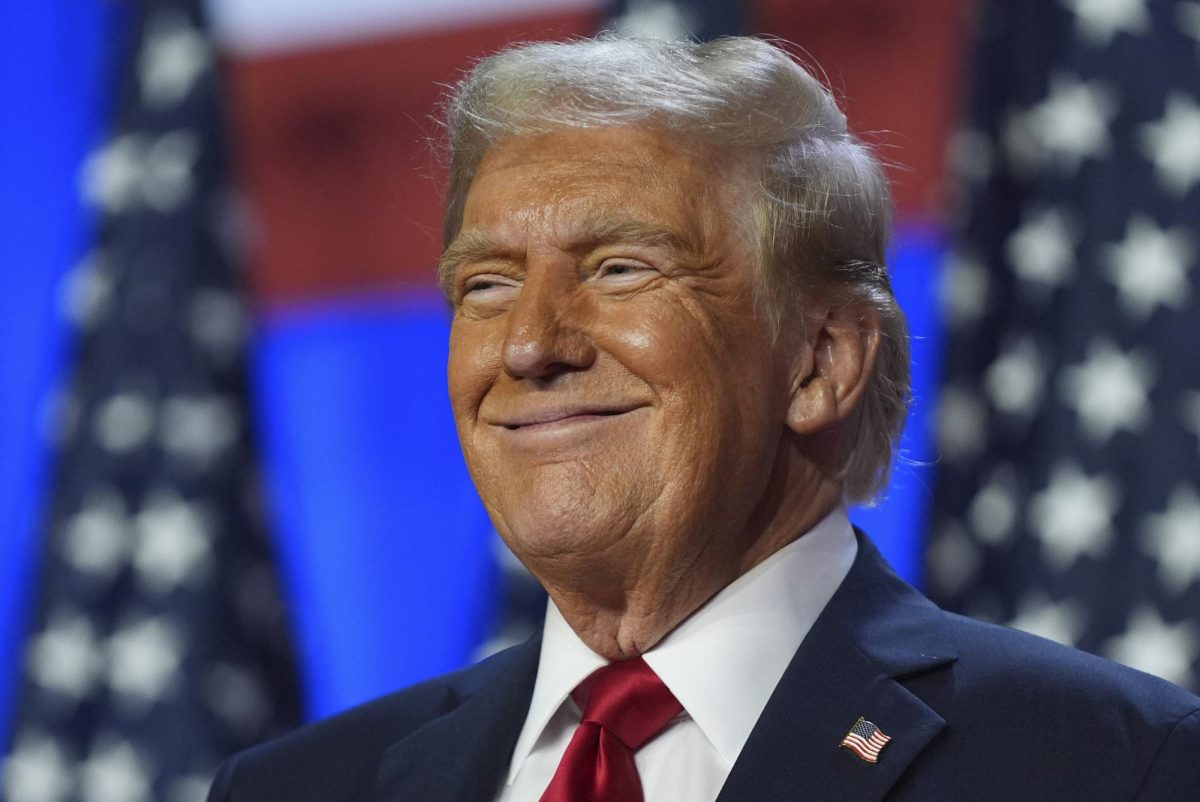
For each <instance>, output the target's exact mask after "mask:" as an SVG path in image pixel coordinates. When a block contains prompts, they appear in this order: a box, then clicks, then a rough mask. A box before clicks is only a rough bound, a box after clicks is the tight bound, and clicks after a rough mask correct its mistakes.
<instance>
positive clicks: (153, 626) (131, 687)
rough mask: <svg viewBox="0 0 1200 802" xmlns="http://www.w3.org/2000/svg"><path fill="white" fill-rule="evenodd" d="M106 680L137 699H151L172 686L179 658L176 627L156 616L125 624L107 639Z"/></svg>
mask: <svg viewBox="0 0 1200 802" xmlns="http://www.w3.org/2000/svg"><path fill="white" fill-rule="evenodd" d="M108 655H109V667H108V684H109V686H110V687H111V688H112V689H113V690H114V691H117V692H118V693H120V694H122V695H123V696H125V697H127V698H128V699H130V700H133V701H136V702H138V703H152V702H155V701H157V700H159V699H161V698H162V697H163V696H165V695H166V694H167V693H168V692H169V691H171V690H172V689H173V688H174V685H175V680H176V678H177V677H178V673H179V666H180V664H181V662H182V660H183V638H182V637H180V634H179V631H178V629H176V628H175V626H174V625H173V624H171V623H169V622H167V621H164V620H162V619H159V618H147V619H143V620H141V621H138V622H136V623H133V624H128V625H126V626H124V627H122V628H121V629H120V630H118V631H117V632H116V633H114V634H113V636H112V638H110V639H109V642H108Z"/></svg>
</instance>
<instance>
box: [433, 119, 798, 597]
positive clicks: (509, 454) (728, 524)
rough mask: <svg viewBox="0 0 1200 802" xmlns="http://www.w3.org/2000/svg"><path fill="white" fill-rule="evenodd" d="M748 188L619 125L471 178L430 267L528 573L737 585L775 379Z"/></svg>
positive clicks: (523, 140) (768, 456)
mask: <svg viewBox="0 0 1200 802" xmlns="http://www.w3.org/2000/svg"><path fill="white" fill-rule="evenodd" d="M750 186H751V184H750V180H749V170H748V169H746V168H744V167H743V166H739V165H730V164H729V163H728V160H727V159H726V160H725V161H724V163H722V162H720V161H718V159H717V157H716V155H715V154H714V153H712V152H710V151H708V150H706V149H700V148H699V147H697V146H696V145H694V144H691V145H689V144H688V143H687V142H685V141H684V140H681V139H678V138H675V137H671V136H668V135H665V134H661V133H657V132H653V131H648V130H645V129H639V128H629V127H620V128H607V129H587V130H571V131H562V132H558V133H552V134H546V135H539V136H529V137H518V138H515V139H512V140H510V141H508V142H507V143H504V144H502V145H500V146H498V147H496V148H494V149H493V150H492V151H491V152H489V153H488V154H487V156H486V157H485V158H484V160H483V162H482V164H481V165H480V168H479V171H478V173H477V174H476V177H475V180H474V182H473V183H472V185H471V188H470V191H469V193H468V196H467V199H466V204H465V208H464V215H463V224H462V228H461V230H460V232H459V235H458V237H457V238H456V240H455V242H454V243H452V245H451V246H450V248H448V249H447V253H446V255H445V257H444V258H443V271H444V276H443V278H444V283H445V285H446V286H447V287H448V288H449V292H450V294H451V298H452V301H453V304H454V323H453V328H452V330H451V336H450V364H449V377H450V398H451V402H452V405H453V408H454V415H455V418H456V421H457V425H458V432H459V437H460V439H461V441H462V446H463V451H464V453H465V455H466V459H467V464H468V466H469V468H470V470H471V474H472V476H473V478H474V480H475V483H476V485H477V487H478V489H479V492H480V495H481V496H482V498H483V500H484V503H485V504H486V505H487V507H488V510H489V512H490V513H491V515H492V519H493V521H494V522H495V524H496V526H497V528H498V529H499V530H500V533H501V534H502V535H503V536H504V538H505V540H506V541H507V542H508V544H509V545H510V547H512V549H513V550H514V551H515V552H516V553H517V555H518V556H519V557H521V558H522V559H523V560H524V561H525V562H526V564H528V565H529V566H530V567H531V569H532V570H533V571H534V573H535V574H539V575H541V574H544V573H547V571H545V570H539V569H540V568H541V569H544V568H545V567H546V566H549V565H552V564H553V565H556V569H555V570H559V569H565V570H567V571H568V573H569V572H570V571H572V570H578V571H585V570H591V567H593V566H596V567H598V568H597V570H607V571H608V573H609V574H610V575H609V576H607V577H606V579H607V580H608V581H611V582H613V583H615V584H614V593H615V592H616V591H617V590H618V588H619V587H620V586H621V585H625V586H627V587H628V586H631V585H632V584H633V583H634V582H635V581H640V580H641V579H642V578H644V577H647V576H650V577H654V576H659V577H660V578H665V579H669V578H670V577H672V576H674V577H675V578H676V579H678V577H679V576H682V575H683V572H689V571H701V572H707V573H709V574H710V575H711V574H713V573H717V574H721V575H722V577H723V579H724V581H728V580H729V579H731V578H732V576H736V573H737V569H736V567H735V566H736V565H737V563H738V562H739V561H740V559H741V557H742V556H743V555H744V554H745V552H746V550H747V549H748V548H749V546H750V545H751V544H750V543H749V542H747V541H748V540H750V539H752V538H753V537H754V533H753V526H754V523H753V522H754V520H755V519H756V518H758V517H761V515H763V514H765V515H769V511H764V510H763V509H762V508H763V507H764V506H769V505H770V503H771V500H770V498H769V496H770V495H771V491H768V479H769V478H770V477H771V474H772V470H773V465H774V463H775V459H776V455H777V453H778V451H779V448H780V443H781V439H782V438H783V436H784V431H785V424H784V421H785V416H786V408H787V403H788V387H789V364H788V360H787V359H785V358H782V357H781V350H782V348H781V346H779V345H776V344H775V342H774V340H773V338H772V337H771V333H770V330H769V328H768V325H767V323H766V321H765V319H764V318H763V316H762V315H760V314H759V313H758V311H757V310H756V306H755V302H754V296H755V293H754V275H753V272H754V271H753V267H752V264H753V263H752V243H751V241H750V236H749V235H750V231H751V227H750V225H749V217H748V209H749V205H748V202H747V201H748V197H749V192H750ZM773 486H774V485H772V487H773ZM756 512H757V513H760V515H757V516H756V515H755V513H756ZM605 567H607V568H605ZM614 567H616V568H614ZM731 572H732V573H731ZM581 579H582V577H581ZM593 579H594V577H593Z"/></svg>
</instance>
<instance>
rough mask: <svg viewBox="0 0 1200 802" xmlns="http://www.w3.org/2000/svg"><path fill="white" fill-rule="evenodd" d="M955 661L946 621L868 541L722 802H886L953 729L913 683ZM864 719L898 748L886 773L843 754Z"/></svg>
mask: <svg viewBox="0 0 1200 802" xmlns="http://www.w3.org/2000/svg"><path fill="white" fill-rule="evenodd" d="M955 657H956V650H955V648H954V644H953V642H952V641H951V639H950V637H949V636H948V634H946V630H945V626H944V623H943V621H942V613H941V611H940V610H939V609H938V608H937V607H935V606H934V605H933V604H932V603H931V602H929V601H928V600H927V599H925V598H924V597H923V596H921V595H920V594H919V593H917V592H916V591H915V590H913V589H912V588H911V587H909V586H908V585H906V584H905V583H904V582H902V581H901V580H900V579H899V578H897V577H896V576H895V575H894V574H893V573H892V572H891V570H890V569H889V568H888V567H887V566H886V564H885V563H884V562H883V559H882V557H880V556H879V554H878V552H877V551H876V550H875V548H874V547H873V546H872V545H871V544H870V542H869V541H867V540H866V539H865V538H863V537H861V536H860V538H859V553H858V557H857V558H856V560H855V563H854V566H853V567H852V568H851V571H850V574H849V575H848V576H847V578H846V581H845V582H843V583H842V586H841V588H839V589H838V592H837V593H836V594H835V595H834V597H833V599H831V600H830V602H829V604H828V605H827V606H826V608H825V610H824V611H823V612H822V614H821V616H820V617H819V618H818V620H817V622H816V624H815V625H814V626H813V629H812V630H811V631H810V632H809V634H808V636H807V637H806V638H805V639H804V643H803V644H802V645H801V646H800V649H799V650H798V651H797V653H796V656H795V658H793V660H792V662H791V664H790V665H789V666H788V669H787V671H786V672H785V673H784V676H783V678H782V679H781V680H780V683H779V685H778V687H777V688H776V689H775V693H774V694H773V695H772V696H771V701H770V702H769V703H768V704H767V707H766V709H765V710H764V711H763V714H762V716H761V717H760V718H759V721H758V723H757V724H756V725H755V728H754V731H753V732H752V733H751V734H750V738H749V740H748V741H747V742H746V746H745V747H744V748H743V750H742V753H741V756H740V757H739V758H738V761H737V763H736V764H735V765H734V767H733V770H732V771H731V772H730V775H729V778H728V780H727V781H726V783H725V786H724V788H723V789H722V791H721V795H720V797H719V798H718V802H736V801H739V800H748V799H753V800H756V801H757V800H762V802H770V801H771V800H784V799H786V800H796V799H854V800H857V801H858V802H868V801H869V800H879V799H883V798H884V796H885V795H886V794H887V792H888V789H890V788H891V787H892V785H893V784H894V783H895V782H896V780H897V779H898V778H899V777H900V775H901V774H902V773H903V772H904V770H905V769H906V768H907V767H908V765H909V764H910V763H911V762H912V761H913V760H914V759H915V758H916V757H917V756H918V755H919V754H920V753H921V751H922V750H923V749H924V748H925V746H926V745H927V744H928V743H929V742H930V741H931V740H932V739H933V737H934V736H935V735H937V733H938V732H939V731H940V730H941V729H942V727H944V726H945V721H944V720H943V719H942V717H941V716H940V715H938V713H936V712H935V711H934V710H932V709H931V708H930V707H929V706H927V705H926V704H925V703H924V702H923V701H921V700H920V699H919V698H918V697H917V696H915V695H914V694H912V693H911V692H910V691H909V690H908V689H906V688H905V687H904V685H903V683H902V680H903V678H904V677H905V676H909V675H912V674H915V673H918V672H926V671H931V670H938V669H939V667H944V666H946V665H947V664H948V663H950V662H952V661H953V660H954V659H955ZM860 716H861V717H863V718H866V719H867V720H869V721H871V722H873V723H874V724H876V725H877V726H878V727H879V729H881V730H882V731H883V732H884V733H885V734H886V735H888V736H890V738H891V741H890V742H889V743H888V744H887V745H886V746H885V747H884V748H883V751H882V753H881V754H880V757H879V762H878V763H876V764H871V763H867V762H866V761H863V760H861V759H860V758H858V757H857V756H856V755H855V754H854V753H853V752H851V751H850V750H849V749H845V748H841V747H840V746H839V744H840V743H841V741H842V738H844V737H845V735H846V734H847V732H849V730H850V728H851V727H852V726H853V725H854V723H855V722H856V721H857V720H858V718H859V717H860Z"/></svg>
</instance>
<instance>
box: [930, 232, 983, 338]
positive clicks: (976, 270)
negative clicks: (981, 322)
mask: <svg viewBox="0 0 1200 802" xmlns="http://www.w3.org/2000/svg"><path fill="white" fill-rule="evenodd" d="M988 291H989V278H988V271H987V268H986V267H985V266H984V265H983V262H981V261H980V260H979V257H978V256H977V255H975V254H970V253H966V252H963V251H955V252H953V253H952V254H951V255H950V256H949V258H947V260H946V264H945V265H943V266H942V270H941V275H940V279H939V282H938V305H939V306H940V307H941V309H942V311H943V313H944V315H945V317H946V319H947V322H948V324H949V326H950V327H951V328H957V327H959V326H964V325H967V324H969V323H974V322H975V321H977V320H978V319H979V318H980V317H982V316H983V313H984V311H985V310H986V309H987V300H988Z"/></svg>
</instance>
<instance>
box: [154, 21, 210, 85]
mask: <svg viewBox="0 0 1200 802" xmlns="http://www.w3.org/2000/svg"><path fill="white" fill-rule="evenodd" d="M211 59H212V50H211V48H210V47H209V44H208V40H207V39H205V38H204V37H203V36H201V35H200V32H199V31H197V30H196V29H195V28H194V27H192V26H191V25H190V24H189V23H188V21H187V18H186V17H185V16H183V15H182V14H173V13H169V12H166V13H160V14H159V15H157V16H156V17H155V18H154V19H153V20H152V21H151V23H150V25H149V28H148V33H147V37H146V42H145V44H144V45H143V46H142V51H141V53H140V55H139V58H138V77H139V81H140V83H141V87H142V98H143V99H144V100H145V101H146V103H147V105H149V106H152V107H156V108H162V107H164V106H170V105H174V104H176V103H178V102H179V101H181V100H183V98H184V97H186V96H187V94H188V92H190V91H191V89H192V86H193V85H194V84H195V83H196V80H197V79H198V78H199V77H200V76H201V75H203V74H204V73H205V72H207V70H208V68H209V62H210V61H211Z"/></svg>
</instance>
